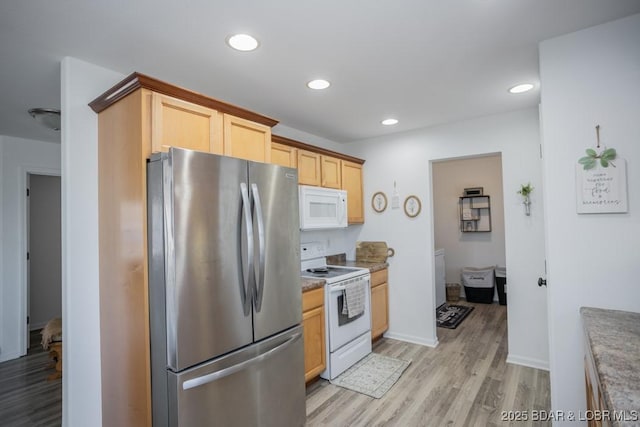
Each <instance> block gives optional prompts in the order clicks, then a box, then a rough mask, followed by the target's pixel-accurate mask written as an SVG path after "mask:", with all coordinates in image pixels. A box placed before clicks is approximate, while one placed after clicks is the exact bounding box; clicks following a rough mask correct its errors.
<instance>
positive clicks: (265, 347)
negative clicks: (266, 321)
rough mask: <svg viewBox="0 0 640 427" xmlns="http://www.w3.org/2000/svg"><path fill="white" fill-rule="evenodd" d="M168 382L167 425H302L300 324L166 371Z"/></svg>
mask: <svg viewBox="0 0 640 427" xmlns="http://www.w3.org/2000/svg"><path fill="white" fill-rule="evenodd" d="M168 385H169V425H171V426H180V427H187V426H217V425H220V426H242V427H245V426H278V427H280V426H302V425H304V423H305V418H306V411H305V385H304V354H303V340H302V327H301V326H296V327H294V328H292V329H290V330H288V331H286V332H284V333H281V334H279V335H276V336H274V337H272V338H269V339H267V340H264V341H261V342H258V343H256V344H253V345H251V346H249V347H246V348H244V349H242V350H239V351H236V352H234V353H231V354H229V355H226V356H224V357H221V358H218V359H215V360H213V361H211V362H208V363H206V364H203V365H200V366H197V367H194V368H191V369H188V370H186V371H183V372H181V373H179V374H175V373H172V372H170V371H168ZM154 425H155V422H154Z"/></svg>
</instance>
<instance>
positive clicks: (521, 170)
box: [345, 109, 548, 368]
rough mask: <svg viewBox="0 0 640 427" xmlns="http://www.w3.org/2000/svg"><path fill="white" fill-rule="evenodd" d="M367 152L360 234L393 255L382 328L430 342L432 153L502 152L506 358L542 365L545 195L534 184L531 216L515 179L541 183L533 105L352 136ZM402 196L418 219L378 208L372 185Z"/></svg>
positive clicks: (355, 150) (354, 149)
mask: <svg viewBox="0 0 640 427" xmlns="http://www.w3.org/2000/svg"><path fill="white" fill-rule="evenodd" d="M347 150H348V151H349V153H350V154H352V155H355V156H358V157H362V158H364V159H366V160H367V162H366V164H365V168H364V181H365V208H366V213H365V219H366V222H365V224H364V226H363V227H362V231H361V233H360V235H359V238H360V239H361V240H385V241H387V243H388V244H389V245H390V246H392V247H394V248H395V250H396V256H395V257H394V258H390V259H389V262H390V270H389V274H390V279H389V300H390V304H389V309H390V315H389V316H390V328H389V331H388V333H387V334H386V335H387V336H390V337H395V338H400V339H404V340H408V341H414V342H418V343H422V344H426V345H435V344H436V343H437V338H436V326H435V307H434V304H435V303H434V300H435V289H434V280H435V279H434V272H433V252H434V248H433V242H434V241H433V226H432V220H433V214H432V212H433V209H432V200H431V197H432V194H431V191H430V189H431V171H430V162H431V161H432V160H440V159H449V158H456V157H465V156H476V155H482V154H489V153H501V154H502V175H503V192H504V205H505V206H504V214H505V248H506V265H507V270H508V276H509V277H508V281H509V298H510V299H509V304H508V306H507V310H508V318H509V327H508V331H509V332H508V333H509V359H508V360H509V361H511V362H516V363H521V364H525V365H530V366H536V367H541V368H546V367H547V364H548V351H547V342H548V341H547V323H546V290H545V288H539V287H538V286H537V284H536V281H537V278H538V277H539V276H540V275H542V274H543V272H544V239H543V221H542V203H541V200H540V199H539V198H538V197H537V194H536V193H535V192H534V194H533V197H532V206H531V210H532V213H531V216H530V217H527V216H525V215H524V213H523V210H522V205H521V200H520V198H519V196H518V195H517V194H516V191H517V190H518V189H519V188H520V184H523V183H527V182H531V183H532V185H533V186H534V187H536V188H541V183H540V181H541V178H540V177H541V171H540V159H539V126H538V111H537V109H527V110H520V111H515V112H511V113H505V114H500V115H494V116H488V117H482V118H478V119H475V120H469V121H465V122H458V123H453V124H448V125H443V126H438V127H433V128H427V129H421V130H416V131H412V132H407V133H403V134H397V135H391V136H385V137H381V138H377V139H370V140H365V141H360V142H356V143H351V144H348V145H347V146H346V149H345V151H347ZM394 181H396V182H397V186H398V187H397V188H398V191H399V193H400V195H401V199H402V201H403V200H404V198H405V197H406V196H408V195H410V194H415V195H417V196H418V197H419V198H420V199H421V200H422V213H421V214H420V215H419V216H418V217H417V218H415V219H409V218H408V217H406V216H405V214H404V212H403V210H402V208H400V209H391V208H390V207H389V208H388V209H387V210H386V211H385V212H383V213H381V214H376V213H375V212H374V211H373V210H372V209H371V206H370V203H369V201H370V199H371V196H372V194H373V193H374V192H376V191H384V192H385V193H386V194H387V196H390V195H391V194H392V192H393V183H394Z"/></svg>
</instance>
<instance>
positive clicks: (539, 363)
mask: <svg viewBox="0 0 640 427" xmlns="http://www.w3.org/2000/svg"><path fill="white" fill-rule="evenodd" d="M507 363H512V364H514V365H520V366H527V367H529V368H536V369H542V370H544V371H548V370H549V362H548V361H544V360H539V359H532V358H530V357H523V356H515V355H512V354H509V355H508V356H507Z"/></svg>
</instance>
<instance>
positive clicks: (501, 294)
mask: <svg viewBox="0 0 640 427" xmlns="http://www.w3.org/2000/svg"><path fill="white" fill-rule="evenodd" d="M506 285H507V267H500V266H497V267H496V288H497V289H498V302H499V303H500V305H507V290H506V288H505V286H506Z"/></svg>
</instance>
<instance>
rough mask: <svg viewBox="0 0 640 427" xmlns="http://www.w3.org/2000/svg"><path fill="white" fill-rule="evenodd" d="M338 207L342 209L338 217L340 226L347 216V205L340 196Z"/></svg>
mask: <svg viewBox="0 0 640 427" xmlns="http://www.w3.org/2000/svg"><path fill="white" fill-rule="evenodd" d="M340 206H341V207H342V210H341V215H340V225H342V223H343V221H344V220H345V217H346V216H347V204H346V202H345V200H344V197H342V196H340Z"/></svg>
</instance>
